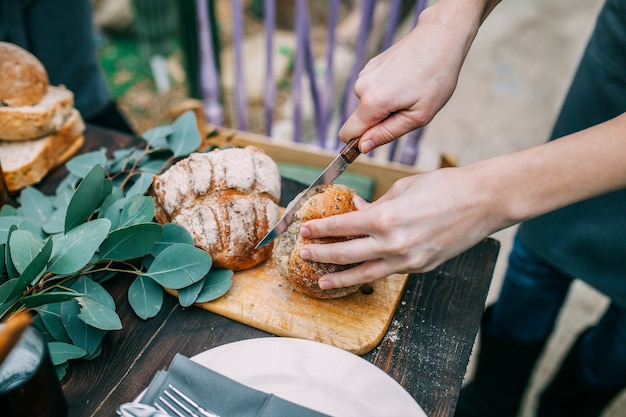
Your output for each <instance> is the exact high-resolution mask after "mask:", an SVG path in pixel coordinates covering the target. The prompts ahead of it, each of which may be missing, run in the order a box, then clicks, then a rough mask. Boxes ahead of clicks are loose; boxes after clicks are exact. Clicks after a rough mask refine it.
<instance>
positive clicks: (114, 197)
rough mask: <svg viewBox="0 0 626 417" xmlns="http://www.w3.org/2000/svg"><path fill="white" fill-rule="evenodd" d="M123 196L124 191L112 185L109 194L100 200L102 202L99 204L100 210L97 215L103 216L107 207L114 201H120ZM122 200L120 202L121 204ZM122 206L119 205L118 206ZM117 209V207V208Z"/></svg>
mask: <svg viewBox="0 0 626 417" xmlns="http://www.w3.org/2000/svg"><path fill="white" fill-rule="evenodd" d="M123 198H124V193H123V192H122V190H120V189H119V188H117V187H114V188H113V189H112V190H111V194H109V195H108V196H106V198H105V199H104V201H103V202H102V204H101V205H100V211H99V213H98V217H99V218H102V217H105V215H106V212H107V210H108V209H109V207H111V206H112V205H113V204H114V203H115V202H117V201H120V200H122V199H123ZM123 203H124V202H123V201H122V203H120V204H122V205H123ZM121 207H122V206H121V205H120V208H121ZM118 210H119V209H118Z"/></svg>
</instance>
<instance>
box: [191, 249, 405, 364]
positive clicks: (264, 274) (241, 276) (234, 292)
mask: <svg viewBox="0 0 626 417" xmlns="http://www.w3.org/2000/svg"><path fill="white" fill-rule="evenodd" d="M406 281H407V275H406V274H395V275H392V276H389V277H387V278H385V279H382V280H378V281H376V282H373V283H371V284H368V285H366V286H364V287H362V290H361V291H358V292H356V293H354V294H351V295H349V296H347V297H343V298H339V299H333V300H318V299H315V298H310V297H307V296H305V295H303V294H300V293H298V292H296V291H295V290H293V287H291V285H290V284H289V283H288V282H287V281H286V280H285V279H283V278H282V277H280V275H279V274H278V271H277V270H276V268H275V267H274V265H273V262H272V261H271V260H269V261H267V262H265V263H263V264H261V265H259V266H257V267H255V268H252V269H249V270H245V271H240V272H237V273H235V275H234V276H233V286H232V288H231V289H230V290H229V291H228V293H226V294H225V295H224V296H222V297H221V298H219V299H217V300H215V301H211V302H209V303H202V304H198V306H199V307H201V308H203V309H205V310H208V311H212V312H214V313H217V314H220V315H222V316H225V317H228V318H230V319H233V320H236V321H238V322H241V323H244V324H247V325H249V326H252V327H255V328H258V329H261V330H264V331H267V332H269V333H272V334H275V335H278V336H289V337H299V338H302V339H308V340H314V341H319V342H322V343H327V344H330V345H333V346H336V347H339V348H342V349H345V350H347V351H350V352H353V353H356V354H359V355H361V354H364V353H367V352H369V351H370V350H372V349H374V348H375V347H376V346H377V345H378V344H379V343H380V341H381V340H382V338H383V336H384V335H385V332H386V331H387V328H388V327H389V324H390V322H391V318H392V317H393V314H394V312H395V310H396V307H397V306H398V303H399V302H400V298H401V296H402V292H403V290H404V287H405V284H406Z"/></svg>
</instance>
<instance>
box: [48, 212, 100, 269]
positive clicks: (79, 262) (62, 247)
mask: <svg viewBox="0 0 626 417" xmlns="http://www.w3.org/2000/svg"><path fill="white" fill-rule="evenodd" d="M110 227H111V221H110V220H109V219H95V220H91V221H89V222H87V223H83V224H81V225H79V226H77V227H75V228H73V229H72V230H70V231H69V232H68V233H66V234H65V235H62V236H60V235H55V236H54V237H53V243H54V246H53V251H52V256H51V259H50V263H49V265H48V270H49V271H50V272H53V273H55V274H73V273H75V272H77V271H79V270H80V269H81V268H82V267H84V266H85V265H87V263H89V261H90V260H91V258H92V257H93V255H94V253H95V252H96V250H97V249H98V247H99V246H100V244H102V242H103V241H104V239H106V237H107V234H108V232H109V228H110Z"/></svg>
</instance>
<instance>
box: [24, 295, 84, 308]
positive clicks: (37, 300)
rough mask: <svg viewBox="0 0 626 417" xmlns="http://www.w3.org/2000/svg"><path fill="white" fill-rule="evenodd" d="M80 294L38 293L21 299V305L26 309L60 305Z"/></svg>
mask: <svg viewBox="0 0 626 417" xmlns="http://www.w3.org/2000/svg"><path fill="white" fill-rule="evenodd" d="M79 295H80V294H78V293H76V292H74V291H50V292H40V293H37V294H33V295H27V296H26V297H23V298H22V299H21V302H22V304H24V306H25V307H27V308H34V307H39V306H42V305H44V304H50V303H61V302H63V301H68V300H72V299H74V298H76V297H78V296H79Z"/></svg>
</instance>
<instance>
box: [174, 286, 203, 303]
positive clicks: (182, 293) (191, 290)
mask: <svg viewBox="0 0 626 417" xmlns="http://www.w3.org/2000/svg"><path fill="white" fill-rule="evenodd" d="M202 285H203V284H202V280H200V281H198V282H195V283H193V284H191V285H189V286H188V287H185V288H181V289H179V290H178V302H179V303H180V305H181V306H183V307H189V306H190V305H192V304H193V303H194V302H195V301H196V298H198V294H200V291H201V290H202Z"/></svg>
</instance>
